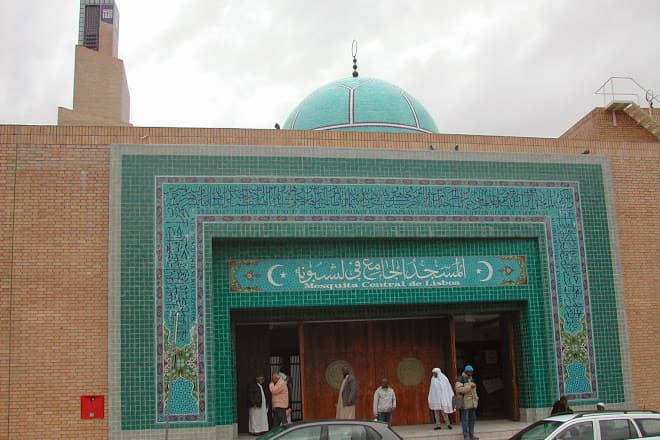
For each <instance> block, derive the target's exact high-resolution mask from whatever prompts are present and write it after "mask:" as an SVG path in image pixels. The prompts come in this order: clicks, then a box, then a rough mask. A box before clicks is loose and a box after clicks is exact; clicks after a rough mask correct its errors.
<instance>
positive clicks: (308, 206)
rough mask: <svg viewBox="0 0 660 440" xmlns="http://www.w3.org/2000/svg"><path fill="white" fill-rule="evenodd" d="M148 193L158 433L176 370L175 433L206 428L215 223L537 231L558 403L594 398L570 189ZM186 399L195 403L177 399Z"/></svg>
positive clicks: (240, 181) (159, 181)
mask: <svg viewBox="0 0 660 440" xmlns="http://www.w3.org/2000/svg"><path fill="white" fill-rule="evenodd" d="M155 188H156V194H155V195H156V212H155V214H156V237H155V238H156V245H155V254H156V298H157V306H156V315H157V329H158V330H157V334H156V337H157V370H158V371H157V380H158V386H157V394H158V396H157V402H158V409H157V413H158V417H157V420H158V421H161V422H162V421H165V418H166V417H165V414H166V412H165V411H166V408H167V404H168V402H166V396H167V395H168V392H169V386H170V384H169V383H167V381H166V380H165V378H166V377H168V376H169V373H170V371H172V368H175V370H174V371H175V374H173V376H174V377H177V381H178V385H177V386H179V387H180V388H176V389H175V385H172V389H173V397H172V399H171V400H172V411H171V414H172V415H171V416H170V421H195V420H204V419H205V409H206V400H205V387H206V379H205V374H206V371H205V365H206V361H205V337H204V328H205V326H204V269H203V268H204V261H203V258H204V256H203V245H202V244H203V243H202V241H203V227H204V224H206V223H211V222H213V223H216V222H229V223H235V222H261V223H280V222H285V223H292V222H293V223H295V222H312V223H314V222H326V223H327V222H330V223H339V222H456V223H465V222H479V223H487V222H509V223H515V222H530V221H534V222H543V223H544V224H545V225H546V236H547V237H546V238H547V242H548V249H547V252H548V262H549V266H550V267H549V273H550V280H549V281H550V287H551V293H552V307H553V321H554V339H555V347H556V348H555V351H556V358H557V379H558V383H559V387H560V390H559V391H560V393H562V394H568V395H569V396H570V397H571V398H581V399H587V398H594V397H596V396H597V384H596V374H595V360H594V350H593V338H592V331H591V314H590V302H589V289H588V282H587V273H586V269H587V266H586V253H585V247H584V239H583V233H582V231H583V228H582V215H581V208H580V193H579V187H578V185H577V184H575V183H571V182H530V181H500V180H457V179H450V180H431V179H396V178H387V179H381V178H372V179H362V178H327V177H319V178H293V177H292V178H287V177H169V176H160V177H156V185H155ZM321 213H323V214H321ZM410 213H414V215H411V214H410ZM177 313H178V316H179V326H180V327H179V331H178V332H177V333H178V334H177V340H178V342H177V344H176V345H177V347H176V352H177V355H178V356H179V360H181V359H184V360H185V362H183V363H179V362H178V363H177V365H176V366H173V365H171V363H170V362H169V359H168V358H169V356H166V354H169V353H168V351H171V350H173V346H172V345H173V344H172V341H170V338H169V335H170V333H171V331H172V329H173V322H174V317H175V316H176V315H177ZM182 318H183V319H182ZM179 337H180V339H179ZM185 382H188V384H189V386H188V384H186V383H185ZM173 384H176V381H175V382H173ZM182 384H183V385H185V386H183V387H181V385H182ZM187 394H191V396H193V399H192V400H191V399H190V398H184V397H182V396H187ZM193 400H195V401H193ZM182 402H183V403H182Z"/></svg>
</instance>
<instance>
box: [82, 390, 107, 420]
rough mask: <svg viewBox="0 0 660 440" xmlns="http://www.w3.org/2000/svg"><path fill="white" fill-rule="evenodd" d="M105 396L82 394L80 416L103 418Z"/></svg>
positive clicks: (83, 417) (84, 417)
mask: <svg viewBox="0 0 660 440" xmlns="http://www.w3.org/2000/svg"><path fill="white" fill-rule="evenodd" d="M103 400H104V399H103V396H80V418H81V419H102V418H103V417H104V414H105V405H104V403H103Z"/></svg>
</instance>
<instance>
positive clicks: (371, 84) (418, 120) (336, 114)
mask: <svg viewBox="0 0 660 440" xmlns="http://www.w3.org/2000/svg"><path fill="white" fill-rule="evenodd" d="M283 128H284V129H287V130H339V131H384V132H397V133H437V132H438V129H437V127H436V126H435V122H434V121H433V118H431V115H429V112H427V111H426V109H425V108H424V106H422V105H421V104H420V103H419V102H418V101H417V100H416V99H415V98H413V97H412V96H410V95H409V94H408V93H407V92H406V91H405V90H403V89H401V88H399V87H397V86H395V85H394V84H390V83H388V82H385V81H381V80H379V79H374V78H347V79H342V80H339V81H335V82H333V83H330V84H327V85H325V86H323V87H321V88H319V89H317V90H316V91H314V92H312V94H311V95H309V96H308V97H307V98H305V99H304V100H303V101H302V102H301V103H300V104H299V105H298V107H296V109H295V110H293V112H291V114H290V115H289V117H288V118H287V120H286V122H285V123H284V127H283Z"/></svg>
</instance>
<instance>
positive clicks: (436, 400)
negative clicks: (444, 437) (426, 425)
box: [429, 368, 454, 429]
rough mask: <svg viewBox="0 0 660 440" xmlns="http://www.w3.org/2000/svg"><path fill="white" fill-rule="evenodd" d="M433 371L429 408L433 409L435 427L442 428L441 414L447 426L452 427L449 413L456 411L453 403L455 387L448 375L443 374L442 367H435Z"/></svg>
mask: <svg viewBox="0 0 660 440" xmlns="http://www.w3.org/2000/svg"><path fill="white" fill-rule="evenodd" d="M431 371H432V373H433V377H431V386H430V387H429V408H430V409H431V411H433V417H434V419H435V428H433V429H441V428H442V426H441V424H440V416H442V418H443V419H444V421H445V424H446V425H447V428H449V429H452V426H451V423H450V422H449V416H448V414H451V413H453V412H454V407H453V406H454V405H453V404H452V399H453V397H454V389H453V387H452V386H451V383H449V379H447V376H445V375H444V374H442V371H441V370H440V368H434V369H433V370H431Z"/></svg>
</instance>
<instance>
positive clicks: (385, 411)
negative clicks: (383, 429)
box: [374, 377, 396, 426]
mask: <svg viewBox="0 0 660 440" xmlns="http://www.w3.org/2000/svg"><path fill="white" fill-rule="evenodd" d="M395 409H396V395H395V394H394V390H393V389H392V388H390V382H389V381H388V380H387V378H385V377H384V378H383V380H381V381H380V387H378V388H376V392H375V393H374V417H376V418H377V419H378V421H380V422H387V426H392V411H394V410H395Z"/></svg>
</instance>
